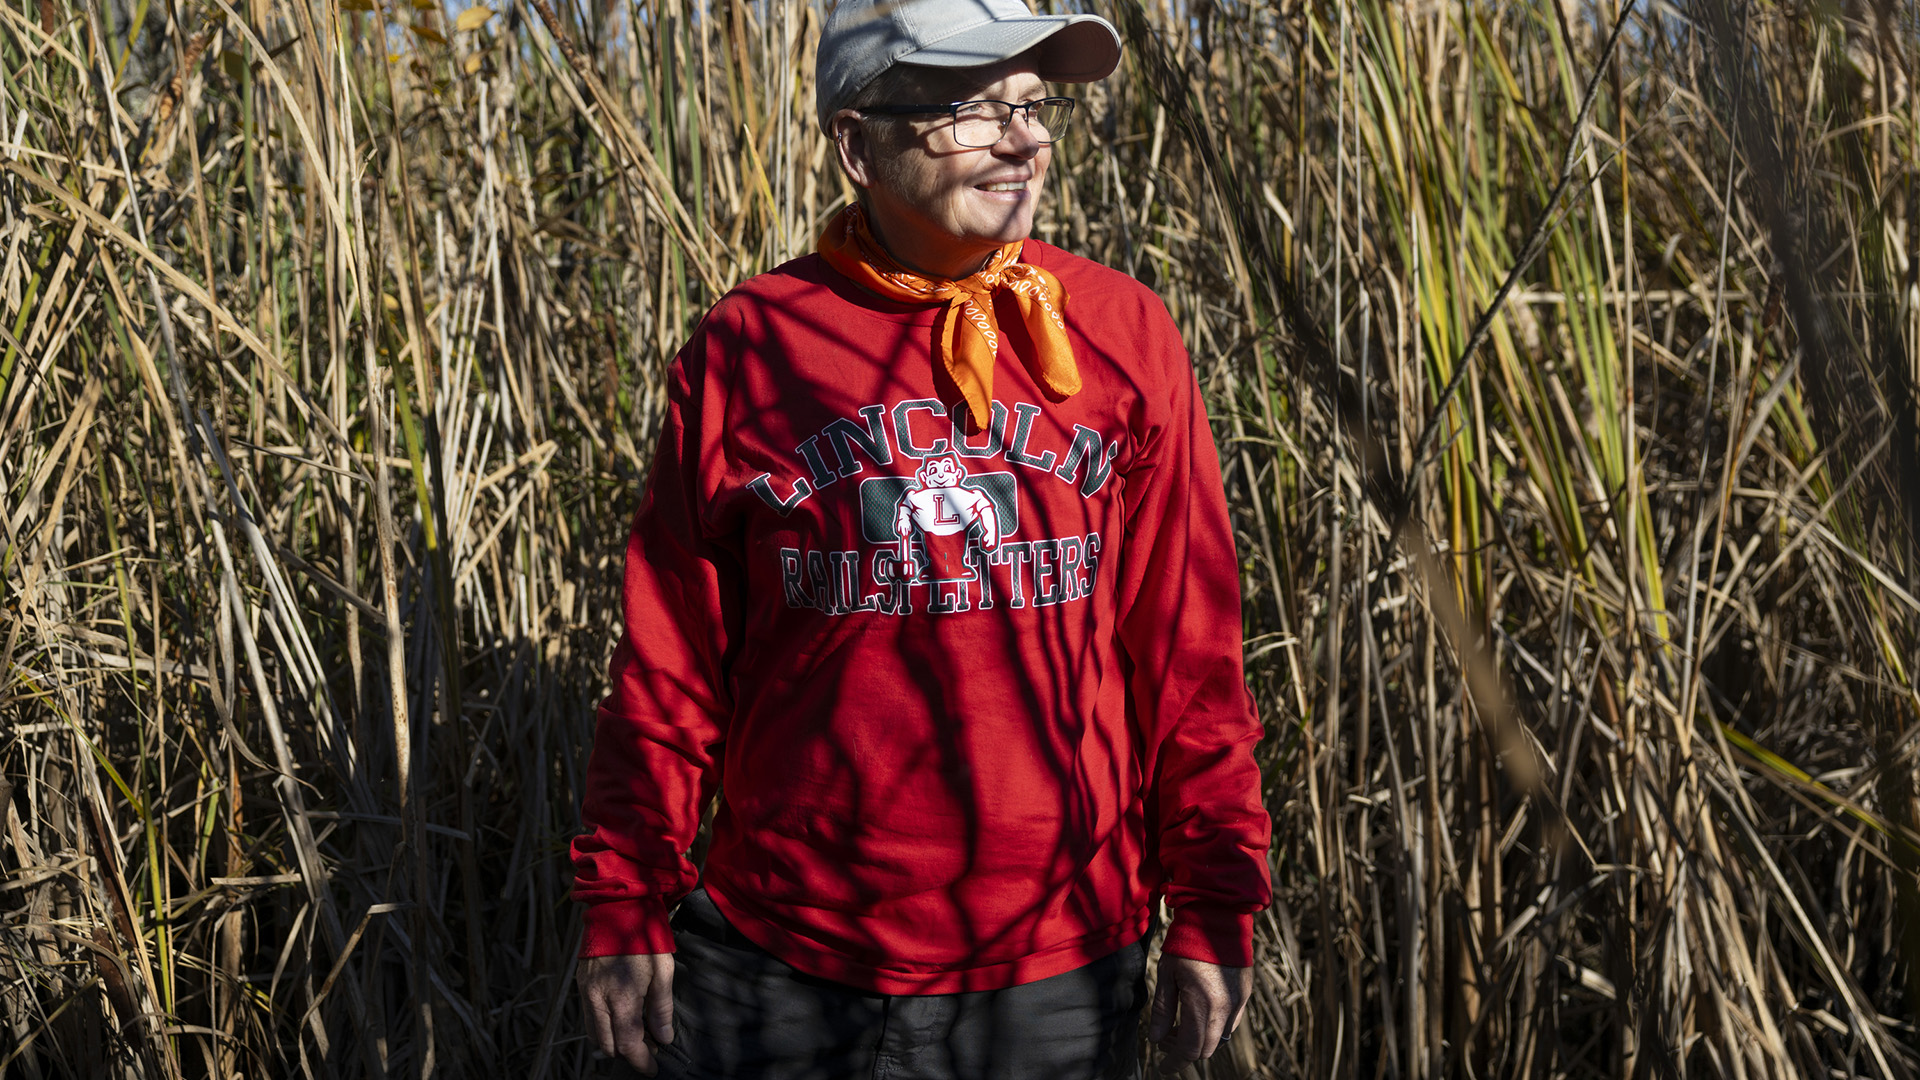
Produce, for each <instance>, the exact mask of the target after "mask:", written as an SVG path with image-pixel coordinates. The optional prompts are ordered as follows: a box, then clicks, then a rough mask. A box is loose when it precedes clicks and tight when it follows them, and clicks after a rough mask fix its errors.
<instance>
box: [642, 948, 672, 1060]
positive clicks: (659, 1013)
mask: <svg viewBox="0 0 1920 1080" xmlns="http://www.w3.org/2000/svg"><path fill="white" fill-rule="evenodd" d="M646 1012H647V1030H648V1031H649V1032H651V1033H652V1034H653V1037H654V1040H655V1041H656V1042H660V1043H663V1044H664V1043H671V1042H673V957H671V956H663V957H661V959H660V962H659V966H658V967H656V968H654V969H653V981H652V982H651V983H650V984H648V986H647V1005H646Z"/></svg>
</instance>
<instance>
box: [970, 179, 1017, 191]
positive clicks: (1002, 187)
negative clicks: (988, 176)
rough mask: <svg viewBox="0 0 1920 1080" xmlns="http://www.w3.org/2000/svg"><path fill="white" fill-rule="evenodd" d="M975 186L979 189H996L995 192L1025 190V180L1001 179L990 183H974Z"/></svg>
mask: <svg viewBox="0 0 1920 1080" xmlns="http://www.w3.org/2000/svg"><path fill="white" fill-rule="evenodd" d="M975 186H976V187H978V188H979V190H981V191H996V192H997V191H1025V190H1027V182H1026V181H1025V180H1001V181H997V182H995V183H992V184H978V185H975Z"/></svg>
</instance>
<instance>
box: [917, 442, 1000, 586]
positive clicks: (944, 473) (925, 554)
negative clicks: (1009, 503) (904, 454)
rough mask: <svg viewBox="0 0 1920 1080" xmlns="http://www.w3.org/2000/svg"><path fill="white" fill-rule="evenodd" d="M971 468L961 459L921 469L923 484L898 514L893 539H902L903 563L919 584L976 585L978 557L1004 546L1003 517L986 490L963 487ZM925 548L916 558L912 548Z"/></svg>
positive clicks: (938, 460)
mask: <svg viewBox="0 0 1920 1080" xmlns="http://www.w3.org/2000/svg"><path fill="white" fill-rule="evenodd" d="M966 475H967V474H966V469H965V467H963V466H962V465H961V464H960V461H959V459H958V458H954V457H951V456H944V457H938V458H934V459H932V460H930V461H928V462H927V463H926V464H925V465H924V466H922V467H921V469H920V473H919V478H920V482H921V483H922V484H928V483H929V482H932V483H938V484H939V485H941V486H938V487H934V486H922V487H913V488H908V489H907V490H906V492H905V493H903V494H902V495H901V496H900V502H899V504H898V507H897V509H896V512H895V514H894V524H893V529H894V535H896V536H898V537H899V538H900V563H901V565H903V566H907V565H911V566H913V567H914V568H915V573H914V575H913V581H914V582H915V583H916V584H919V583H924V582H929V581H972V580H974V579H975V578H977V577H978V576H979V573H980V571H979V565H980V562H981V560H980V558H979V555H978V552H980V551H992V550H993V549H994V548H996V547H999V546H1000V523H999V515H998V514H996V513H995V512H994V509H993V500H992V499H991V498H989V497H988V496H987V494H986V492H984V491H976V490H974V489H972V488H967V487H961V486H960V481H961V480H963V479H965V478H966ZM915 545H917V546H918V547H919V549H920V551H919V556H920V557H919V558H918V559H915V558H914V552H913V550H912V548H913V547H914V546H915Z"/></svg>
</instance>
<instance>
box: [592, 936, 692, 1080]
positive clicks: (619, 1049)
mask: <svg viewBox="0 0 1920 1080" xmlns="http://www.w3.org/2000/svg"><path fill="white" fill-rule="evenodd" d="M575 982H577V983H578V984H579V987H580V1001H581V1004H582V1005H583V1006H584V1007H585V1009H586V1013H587V1032H588V1034H589V1036H591V1037H592V1039H593V1041H594V1043H595V1044H596V1045H597V1046H599V1048H600V1052H601V1053H603V1054H606V1055H608V1056H614V1055H618V1056H620V1057H623V1058H625V1059H626V1060H627V1063H628V1064H629V1065H632V1066H633V1067H634V1068H636V1069H638V1070H640V1071H641V1072H642V1073H644V1074H645V1075H647V1076H652V1075H653V1074H654V1072H655V1070H656V1068H657V1064H656V1062H655V1061H654V1053H655V1046H656V1044H657V1045H666V1044H669V1043H672V1042H673V954H672V953H645V954H640V955H634V956H594V957H589V958H588V959H585V960H582V961H580V971H579V975H578V977H577V978H576V979H575Z"/></svg>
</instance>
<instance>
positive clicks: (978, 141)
mask: <svg viewBox="0 0 1920 1080" xmlns="http://www.w3.org/2000/svg"><path fill="white" fill-rule="evenodd" d="M1008 115H1009V112H1008V109H1007V106H1006V105H1004V104H1002V103H1001V102H998V101H969V102H967V103H966V104H964V105H962V106H960V107H959V108H958V109H955V110H954V113H953V141H954V142H957V143H959V144H960V145H961V146H992V145H993V144H994V143H997V142H999V141H1000V136H1001V135H1003V134H1005V132H1006V130H1007V117H1008Z"/></svg>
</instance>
